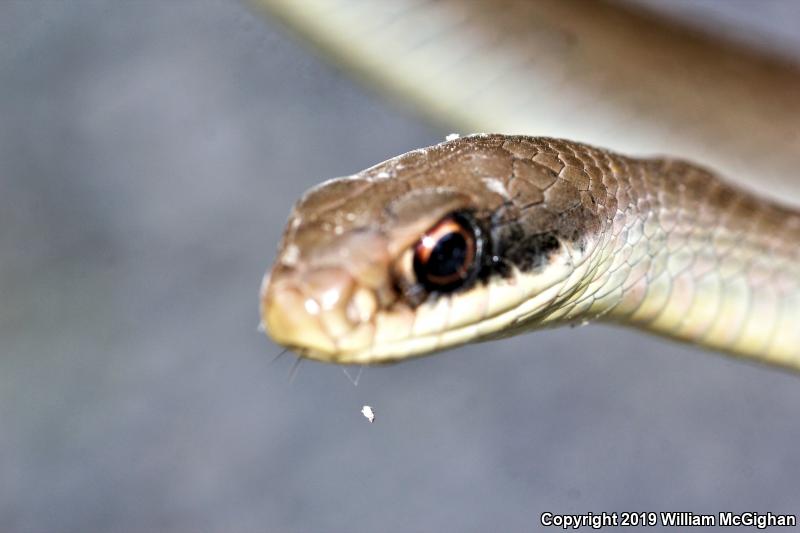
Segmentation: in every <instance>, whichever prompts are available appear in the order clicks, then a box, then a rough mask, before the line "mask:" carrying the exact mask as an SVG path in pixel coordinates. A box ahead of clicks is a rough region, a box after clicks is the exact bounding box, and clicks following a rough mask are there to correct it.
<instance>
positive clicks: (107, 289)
mask: <svg viewBox="0 0 800 533" xmlns="http://www.w3.org/2000/svg"><path fill="white" fill-rule="evenodd" d="M646 3H647V4H651V5H655V6H656V8H657V9H660V10H665V9H666V10H667V11H668V12H669V13H668V16H672V17H675V18H677V19H678V20H682V21H689V22H691V23H692V24H698V21H699V23H700V24H701V25H702V26H704V27H708V28H711V29H713V31H722V32H726V33H727V34H730V35H734V36H739V37H741V36H744V37H745V40H747V41H748V42H751V43H756V44H757V45H759V46H765V47H767V48H769V49H771V50H773V51H775V52H776V53H780V54H783V55H784V56H787V57H791V56H793V57H795V58H797V57H800V41H799V40H798V36H797V32H796V29H797V21H798V20H799V19H800V12H798V9H797V3H795V2H791V1H790V0H786V1H780V0H772V1H770V2H755V1H751V2H744V1H739V2H728V1H726V2H722V1H719V2H709V1H704V2H689V1H685V2H679V3H674V4H671V5H670V6H668V7H665V6H664V5H663V3H662V4H659V3H657V2H646ZM0 80H1V81H2V83H0V119H1V120H2V122H1V123H0V124H1V127H0V302H2V303H1V304H0V531H3V532H17V531H19V532H23V531H24V532H49V531H64V532H72V531H75V532H78V531H81V532H86V531H119V532H128V531H131V532H136V531H174V532H183V531H186V532H189V531H242V532H249V531H277V532H281V531H287V532H290V531H347V532H358V531H404V532H407V531H488V530H495V531H531V530H534V529H536V527H537V524H538V520H539V516H540V514H541V513H542V512H545V511H549V512H556V513H566V512H580V513H584V512H588V511H593V512H602V511H608V512H610V511H669V510H671V511H694V512H703V513H717V512H719V511H735V512H743V511H761V512H766V511H771V512H774V513H777V512H784V513H786V512H794V511H797V508H798V497H797V495H798V494H800V478H799V477H798V474H800V455H798V453H797V445H798V442H800V422H799V421H798V417H797V414H796V409H797V405H800V380H799V379H798V377H797V376H795V375H790V374H786V373H781V372H779V371H776V370H773V369H770V368H764V367H760V366H755V365H751V364H746V363H742V362H737V361H733V360H729V359H727V358H723V357H719V356H714V355H707V354H705V353H703V352H701V351H700V350H697V349H694V348H691V347H686V346H682V345H679V344H675V343H671V342H668V341H663V340H660V339H656V338H653V337H649V336H646V335H644V334H640V333H638V332H635V331H630V330H623V329H616V328H611V327H602V326H588V327H585V328H578V329H572V330H555V331H545V332H540V333H536V334H534V335H528V336H523V337H517V338H514V339H509V340H504V341H500V342H493V343H489V344H482V345H475V346H469V347H465V348H461V349H458V350H454V351H450V352H448V353H446V354H444V355H441V356H438V357H433V358H423V359H420V360H415V361H410V362H407V363H404V364H401V365H397V366H391V367H380V368H368V369H366V370H365V372H364V374H363V376H362V377H361V380H360V383H359V384H358V387H354V386H353V384H351V382H350V381H349V380H348V378H347V377H346V376H345V375H344V374H343V372H342V370H341V369H340V368H338V367H335V366H329V365H322V364H317V363H313V362H306V363H304V364H303V365H302V366H301V367H300V368H299V371H298V372H297V375H296V376H295V378H294V380H293V381H291V382H290V381H289V379H288V377H287V376H288V373H289V370H290V367H291V365H292V359H293V356H291V355H288V354H287V355H285V356H284V357H282V358H281V359H279V360H277V361H276V362H275V363H273V364H270V361H271V360H272V359H273V357H274V356H276V355H277V354H278V353H279V351H280V350H279V348H278V347H277V346H275V345H274V344H272V343H271V342H270V341H269V340H267V339H266V338H265V337H264V335H263V334H261V333H259V332H257V330H256V325H257V321H258V313H257V303H258V302H257V293H258V287H259V283H260V281H261V276H262V274H263V272H264V271H265V270H266V269H267V267H268V266H269V264H270V262H271V261H272V258H273V256H274V252H275V247H276V245H277V242H278V239H279V236H280V233H281V231H282V228H283V224H284V221H285V219H286V216H287V215H288V212H289V209H290V207H291V204H292V202H293V201H294V200H295V199H297V198H298V197H299V195H300V194H301V193H302V192H303V191H304V190H305V189H306V188H308V187H309V186H311V185H313V184H315V183H317V182H319V181H321V180H322V179H324V178H328V177H333V176H339V175H344V174H350V173H353V172H355V171H357V170H360V169H361V168H363V167H366V166H369V165H371V164H373V163H376V162H378V161H380V160H383V159H385V158H387V157H390V156H393V155H396V154H398V153H401V152H404V151H407V150H409V149H413V148H416V147H420V146H423V145H428V144H433V143H435V142H438V141H440V140H442V139H443V137H444V135H445V134H446V133H449V132H448V131H444V130H440V129H436V127H435V126H434V125H432V124H430V123H427V122H425V121H424V120H423V119H422V118H420V117H419V116H417V115H415V114H414V113H413V112H412V111H410V110H408V109H405V108H402V107H398V106H396V105H395V104H392V103H391V102H387V101H385V100H384V99H383V98H382V97H381V96H380V95H379V94H377V93H375V92H373V91H371V90H369V89H366V88H363V87H362V86H360V85H358V84H357V83H356V82H354V81H351V79H350V78H349V76H348V74H347V73H346V72H343V71H340V70H338V69H337V68H336V67H334V66H331V65H329V64H327V63H326V62H324V61H323V60H322V59H320V58H319V57H318V56H317V55H315V54H314V53H313V52H312V51H311V50H310V49H308V48H307V47H306V46H305V45H304V44H303V43H301V41H299V40H297V39H295V38H294V37H293V36H292V35H291V34H290V33H288V32H287V31H285V30H284V29H282V28H281V27H280V26H279V25H278V24H277V23H276V22H274V21H272V20H270V19H269V18H268V17H266V16H265V15H264V14H263V13H261V12H257V11H254V10H252V9H251V8H250V7H249V6H248V5H246V4H242V3H236V2H226V1H222V0H215V1H212V0H208V1H205V0H203V1H201V0H193V1H188V0H187V1H170V2H160V1H156V0H152V1H146V0H142V1H130V2H110V1H92V0H72V1H70V2H54V1H38V0H32V1H15V0H4V1H3V2H0ZM363 404H370V405H372V406H373V408H374V409H375V412H376V414H377V419H376V422H375V423H374V424H369V423H367V421H366V420H365V419H364V418H363V417H362V416H361V414H360V413H359V409H360V408H361V406H362V405H363Z"/></svg>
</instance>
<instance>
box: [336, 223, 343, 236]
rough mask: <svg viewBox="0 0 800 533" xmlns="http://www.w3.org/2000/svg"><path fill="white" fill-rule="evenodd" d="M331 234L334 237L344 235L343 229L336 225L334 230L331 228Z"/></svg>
mask: <svg viewBox="0 0 800 533" xmlns="http://www.w3.org/2000/svg"><path fill="white" fill-rule="evenodd" d="M333 233H334V234H335V235H341V234H342V233H344V228H343V227H341V226H338V225H337V226H336V227H335V228H333Z"/></svg>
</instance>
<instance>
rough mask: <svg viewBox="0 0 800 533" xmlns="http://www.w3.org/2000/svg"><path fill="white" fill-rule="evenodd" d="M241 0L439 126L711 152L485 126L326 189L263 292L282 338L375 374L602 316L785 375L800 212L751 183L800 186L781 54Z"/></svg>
mask: <svg viewBox="0 0 800 533" xmlns="http://www.w3.org/2000/svg"><path fill="white" fill-rule="evenodd" d="M256 1H257V2H258V3H263V4H265V5H266V6H267V7H268V8H269V9H270V10H271V11H272V12H273V13H274V14H276V15H278V16H279V17H280V18H282V19H283V20H285V21H286V22H287V23H288V24H289V25H290V26H292V27H293V28H295V29H297V30H299V31H300V32H301V33H303V34H304V35H305V36H307V37H310V38H311V39H312V40H313V41H315V42H316V43H317V44H320V45H322V47H323V48H325V49H326V51H328V52H331V53H332V54H333V55H334V56H335V57H337V58H338V59H340V60H342V61H343V62H344V63H346V64H347V65H348V66H351V67H354V68H355V69H356V70H357V71H358V72H360V73H361V74H362V75H365V76H366V77H367V78H368V79H370V80H372V81H374V82H378V83H379V84H380V85H382V86H383V87H386V88H389V89H391V90H392V91H393V92H394V93H395V94H400V95H402V96H403V97H405V98H406V99H407V100H412V101H414V102H416V103H417V104H418V105H419V106H420V107H421V108H423V109H425V110H427V111H428V112H430V116H433V117H436V119H437V120H439V121H442V122H445V123H447V124H448V125H449V126H450V127H453V128H457V129H461V130H471V131H502V132H506V133H512V132H518V133H526V134H531V133H540V134H546V135H555V136H559V137H563V138H567V139H580V140H582V141H585V142H589V143H593V144H596V145H603V146H613V147H614V148H615V149H619V150H622V151H624V152H625V153H629V154H652V153H665V152H666V153H671V154H679V155H680V156H681V157H685V158H687V159H688V160H691V161H695V162H700V163H702V165H696V164H692V163H689V162H685V161H682V160H676V159H664V158H656V159H636V158H631V157H625V156H622V155H618V154H615V153H613V152H610V151H606V150H603V149H598V148H594V147H592V146H589V145H586V144H581V143H577V142H571V141H568V140H559V139H554V138H546V137H534V136H519V135H477V136H469V137H464V138H461V139H456V140H452V141H448V142H445V143H442V144H440V145H436V146H432V147H429V148H425V149H421V150H415V151H412V152H409V153H407V154H404V155H401V156H398V157H396V158H394V159H391V160H389V161H386V162H384V163H381V164H379V165H376V166H374V167H372V168H369V169H366V170H364V171H362V172H360V173H358V174H355V175H353V176H350V177H348V178H340V179H337V180H332V181H329V182H326V183H324V184H322V185H321V186H318V187H316V188H314V189H312V190H311V191H309V192H308V193H307V194H306V195H305V196H304V197H303V198H302V199H301V200H300V201H299V202H298V203H297V205H296V206H295V208H294V210H293V211H292V214H291V216H290V220H289V224H288V226H287V229H286V231H285V234H284V237H283V241H282V243H281V245H280V248H279V251H278V259H277V260H276V262H275V265H274V266H273V268H272V269H271V271H270V272H269V273H268V275H267V276H266V277H265V279H264V283H263V285H262V291H261V315H262V322H263V324H264V326H265V329H266V331H267V332H268V334H269V335H270V336H271V337H272V338H273V339H274V340H276V341H277V342H278V343H280V344H283V345H286V346H288V347H290V348H292V349H294V350H295V351H297V352H298V353H300V354H301V355H304V356H307V357H312V358H316V359H319V360H324V361H332V362H339V363H379V362H390V361H398V360H402V359H405V358H408V357H412V356H416V355H423V354H427V353H431V352H435V351H438V350H442V349H445V348H449V347H453V346H457V345H459V344H464V343H468V342H473V341H478V340H486V339H492V338H496V337H502V336H508V335H514V334H517V333H519V332H523V331H528V330H531V329H536V328H540V327H549V326H555V325H559V324H565V323H570V324H574V323H581V322H584V321H590V320H601V321H610V322H615V323H619V324H624V325H632V326H636V327H639V328H644V329H646V330H648V331H652V332H654V333H657V334H660V335H665V336H668V337H671V338H675V339H679V340H682V341H685V342H690V343H695V344H698V345H702V346H705V347H708V348H711V349H714V350H719V351H722V352H726V353H729V354H734V355H739V356H746V357H750V358H753V359H757V360H759V361H762V362H768V363H771V364H776V365H781V366H784V367H789V368H794V369H800V257H799V256H798V244H800V214H798V212H797V211H796V210H794V209H792V208H789V207H785V206H783V205H780V204H779V203H777V202H776V201H774V200H771V199H766V198H762V197H759V196H756V195H753V194H751V193H750V192H749V191H748V190H749V189H757V190H760V191H761V193H762V194H769V196H771V197H772V198H776V197H780V198H781V199H782V200H784V201H790V202H791V201H797V200H798V199H800V194H799V193H800V186H798V183H799V182H798V181H797V177H798V175H797V169H798V168H800V120H798V117H800V70H798V69H797V68H796V66H792V65H790V64H788V63H786V62H784V61H781V60H776V59H770V58H766V57H764V56H761V55H759V54H755V53H752V52H748V51H743V50H742V49H739V48H737V47H736V46H733V45H731V44H730V43H725V42H721V41H715V40H712V39H708V38H707V37H704V36H702V35H699V34H696V33H693V32H691V31H686V30H682V29H678V28H676V27H674V26H670V25H667V24H664V23H662V22H660V21H658V20H656V19H654V18H653V17H650V16H647V15H646V14H643V13H641V12H637V11H635V10H629V9H624V8H622V7H621V6H620V5H614V6H611V5H607V4H606V3H604V2H600V1H597V2H582V1H578V0H536V1H532V0H492V1H488V0H440V1H436V2H432V1H430V0H387V1H386V2H373V1H371V0H308V1H307V2H303V3H298V2H294V1H291V0H256ZM706 168H713V169H714V171H715V172H720V174H719V175H721V176H725V178H724V179H722V178H720V177H719V176H718V175H717V174H715V173H714V172H711V171H709V170H706ZM454 243H455V244H454ZM448 254H450V255H448ZM431 262H432V263H433V267H430V264H429V263H431ZM437 262H438V264H437ZM420 265H422V266H420ZM426 276H427V277H426ZM423 278H424V279H423Z"/></svg>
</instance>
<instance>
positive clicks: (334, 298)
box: [322, 289, 340, 309]
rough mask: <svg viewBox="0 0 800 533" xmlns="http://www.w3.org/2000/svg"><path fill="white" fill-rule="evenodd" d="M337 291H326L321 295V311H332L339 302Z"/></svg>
mask: <svg viewBox="0 0 800 533" xmlns="http://www.w3.org/2000/svg"><path fill="white" fill-rule="evenodd" d="M339 296H340V294H339V290H338V289H328V290H327V291H325V292H324V293H322V308H323V309H333V307H334V306H335V305H336V302H338V301H339Z"/></svg>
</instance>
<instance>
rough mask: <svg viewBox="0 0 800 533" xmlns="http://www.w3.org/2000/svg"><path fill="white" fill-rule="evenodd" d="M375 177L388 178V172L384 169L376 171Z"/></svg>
mask: <svg viewBox="0 0 800 533" xmlns="http://www.w3.org/2000/svg"><path fill="white" fill-rule="evenodd" d="M375 177H376V178H379V179H386V178H388V177H389V173H388V172H386V171H382V172H378V173H377V174H376V175H375Z"/></svg>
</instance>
